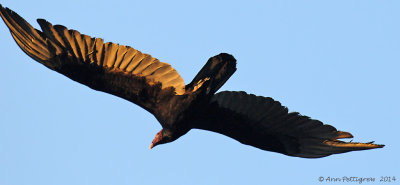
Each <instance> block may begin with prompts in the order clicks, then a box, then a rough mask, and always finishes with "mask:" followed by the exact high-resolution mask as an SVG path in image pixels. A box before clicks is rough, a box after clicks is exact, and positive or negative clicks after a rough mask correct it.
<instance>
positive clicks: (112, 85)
mask: <svg viewBox="0 0 400 185" xmlns="http://www.w3.org/2000/svg"><path fill="white" fill-rule="evenodd" d="M0 15H1V17H2V18H3V20H4V22H5V23H6V25H7V26H8V28H9V30H10V32H11V34H12V36H13V38H14V39H15V41H16V42H17V44H18V46H19V47H20V48H21V49H22V50H23V51H24V52H25V53H26V54H28V55H29V56H30V57H31V58H33V59H34V60H36V61H38V62H39V63H41V64H43V65H45V66H46V67H48V68H50V69H52V70H55V71H57V72H59V73H61V74H63V75H65V76H67V77H69V78H71V79H73V80H75V81H77V82H79V83H82V84H84V85H87V86H89V87H90V88H93V89H95V90H99V91H103V92H107V93H111V94H114V95H116V96H119V97H121V98H124V99H127V100H129V101H131V102H133V103H136V104H138V105H139V106H141V107H143V108H145V109H146V110H148V111H150V112H152V113H154V112H153V110H154V108H155V106H156V102H157V101H156V99H157V98H158V97H157V96H159V95H160V94H163V95H166V94H169V95H170V96H173V95H181V94H184V92H185V84H184V81H183V79H182V77H181V76H180V75H179V74H178V73H177V72H176V70H175V69H173V68H172V67H171V66H170V65H169V64H167V63H163V62H160V61H159V60H157V59H155V58H153V57H152V56H150V55H148V54H143V53H142V52H140V51H138V50H136V49H133V48H131V47H129V46H123V45H119V44H115V43H111V42H107V43H104V42H103V40H102V39H100V38H93V37H90V36H87V35H84V34H81V33H79V32H78V31H76V30H69V29H67V28H66V27H65V26H62V25H54V26H53V25H52V24H51V23H49V22H47V21H46V20H44V19H38V23H39V25H40V27H41V29H42V31H40V30H37V29H35V28H33V27H32V26H31V25H30V24H29V23H28V22H26V21H25V20H24V19H23V18H22V17H20V16H19V15H18V14H17V13H15V12H13V11H12V10H10V9H8V8H3V7H2V6H1V5H0ZM162 91H163V92H164V91H165V92H164V93H162ZM143 93H148V94H147V95H146V94H143ZM139 95H140V96H142V97H143V96H144V97H147V98H141V97H139Z"/></svg>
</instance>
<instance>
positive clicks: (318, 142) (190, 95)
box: [0, 5, 384, 158]
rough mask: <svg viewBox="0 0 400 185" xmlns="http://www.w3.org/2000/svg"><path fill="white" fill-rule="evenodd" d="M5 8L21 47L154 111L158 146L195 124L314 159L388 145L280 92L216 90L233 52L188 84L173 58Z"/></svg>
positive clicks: (56, 68)
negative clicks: (298, 106)
mask: <svg viewBox="0 0 400 185" xmlns="http://www.w3.org/2000/svg"><path fill="white" fill-rule="evenodd" d="M0 14H1V17H2V18H3V20H4V22H5V23H6V25H7V26H8V28H9V29H10V32H11V35H12V37H13V38H14V39H15V41H16V42H17V44H18V46H19V47H20V48H21V49H22V50H23V51H24V52H25V53H26V54H27V55H29V56H30V57H31V58H33V59H34V60H36V61H38V62H39V63H41V64H43V65H44V66H46V67H48V68H50V69H52V70H54V71H57V72H59V73H61V74H63V75H65V76H67V77H68V78H70V79H72V80H74V81H77V82H79V83H81V84H84V85H86V86H88V87H90V88H92V89H94V90H98V91H103V92H107V93H110V94H113V95H115V96H118V97H121V98H123V99H126V100H128V101H130V102H133V103H135V104H137V105H139V106H140V107H142V108H144V109H146V110H147V111H148V112H150V113H152V114H153V115H154V116H155V117H156V118H157V120H158V121H159V122H160V123H161V125H162V127H163V129H162V130H161V131H160V132H158V133H157V134H156V137H155V138H154V140H153V142H152V144H151V146H150V148H152V147H154V146H156V145H158V144H163V143H168V142H172V141H174V140H176V139H178V138H179V137H180V136H182V135H184V134H186V133H187V132H188V131H189V130H190V129H193V128H197V129H204V130H209V131H213V132H217V133H221V134H223V135H226V136H229V137H231V138H233V139H236V140H238V141H239V142H241V143H243V144H247V145H251V146H254V147H257V148H260V149H262V150H268V151H273V152H279V153H282V154H285V155H290V156H297V157H306V158H316V157H324V156H328V155H331V154H337V153H343V152H348V151H355V150H366V149H372V148H381V147H383V146H384V145H376V144H372V143H354V142H343V141H339V140H338V139H341V138H351V137H353V136H352V135H351V134H350V133H348V132H342V131H337V130H336V129H335V128H334V127H332V126H330V125H324V124H323V123H322V122H320V121H318V120H313V119H310V118H309V117H306V116H302V115H300V114H299V113H297V112H292V113H288V110H287V108H286V107H284V106H282V105H281V104H280V103H279V102H277V101H274V100H273V99H272V98H266V97H261V96H255V95H252V94H247V93H245V92H230V91H223V92H219V93H217V94H215V93H216V92H217V90H218V89H219V88H220V87H221V86H222V85H223V84H224V83H225V82H226V81H227V80H228V79H229V78H230V77H231V75H232V74H233V73H234V72H235V71H236V60H235V58H234V57H233V56H232V55H229V54H226V53H221V54H219V55H217V56H214V57H211V58H210V59H209V60H208V61H207V63H206V65H205V66H204V67H203V68H202V69H201V70H200V72H199V73H198V74H197V75H196V77H195V78H194V79H193V81H192V82H190V83H189V84H187V85H185V84H184V81H183V79H182V78H181V76H180V75H179V74H178V73H177V72H176V71H175V69H173V68H172V67H171V65H169V64H167V63H163V62H160V61H159V60H157V59H155V58H153V57H152V56H150V55H148V54H143V53H141V52H140V51H137V50H136V49H133V48H131V47H129V46H122V45H118V44H114V43H111V42H108V43H104V42H103V40H102V39H99V38H92V37H90V36H87V35H83V34H80V33H79V32H78V31H75V30H68V29H67V28H66V27H64V26H61V25H55V26H53V25H51V24H50V23H49V22H47V21H46V20H43V19H38V23H39V25H40V27H41V29H42V31H40V30H37V29H35V28H33V27H32V26H31V25H30V24H29V23H28V22H26V21H25V20H24V19H23V18H21V17H20V16H19V15H18V14H16V13H15V12H13V11H11V10H10V9H8V8H3V7H2V6H1V5H0Z"/></svg>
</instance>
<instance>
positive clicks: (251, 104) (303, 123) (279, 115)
mask: <svg viewBox="0 0 400 185" xmlns="http://www.w3.org/2000/svg"><path fill="white" fill-rule="evenodd" d="M205 115H206V117H203V118H202V121H201V122H198V123H196V125H195V127H196V128H199V129H204V130H210V131H214V132H217V133H221V134H224V135H226V136H229V137H231V138H233V139H236V140H238V141H240V142H241V143H243V144H247V145H251V146H254V147H257V148H260V149H263V150H268V151H273V152H279V153H282V154H285V155H289V156H297V157H305V158H317V157H325V156H328V155H331V154H337V153H343V152H349V151H354V150H366V149H372V148H381V147H383V146H384V145H376V144H372V142H371V143H354V142H343V141H339V140H337V139H340V138H352V137H353V136H352V135H351V134H350V133H348V132H342V131H337V130H336V129H335V128H334V127H333V126H330V125H326V124H323V123H322V122H320V121H318V120H313V119H310V118H309V117H307V116H302V115H300V114H299V113H297V112H292V113H288V109H287V108H286V107H284V106H282V105H281V104H280V103H279V102H278V101H274V100H273V99H272V98H266V97H261V96H255V95H252V94H247V93H245V92H230V91H224V92H220V93H218V94H216V95H214V97H213V98H212V100H211V103H210V104H209V107H208V108H207V114H205Z"/></svg>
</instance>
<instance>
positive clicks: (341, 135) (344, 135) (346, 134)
mask: <svg viewBox="0 0 400 185" xmlns="http://www.w3.org/2000/svg"><path fill="white" fill-rule="evenodd" d="M337 134H338V135H337V137H336V139H343V138H353V137H354V136H353V135H352V134H351V133H350V132H343V131H338V132H337Z"/></svg>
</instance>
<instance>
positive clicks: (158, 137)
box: [150, 129, 163, 149]
mask: <svg viewBox="0 0 400 185" xmlns="http://www.w3.org/2000/svg"><path fill="white" fill-rule="evenodd" d="M162 131H163V130H162V129H161V130H160V132H158V133H157V134H156V137H154V139H153V141H152V142H151V145H150V149H152V148H153V147H155V146H157V145H158V144H161V141H162V140H163V132H162Z"/></svg>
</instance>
